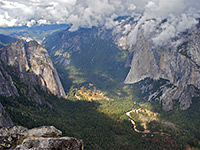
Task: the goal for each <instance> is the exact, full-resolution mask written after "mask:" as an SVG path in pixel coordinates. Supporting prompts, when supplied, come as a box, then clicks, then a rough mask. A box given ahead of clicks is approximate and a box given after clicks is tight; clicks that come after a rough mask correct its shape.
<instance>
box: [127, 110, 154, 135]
mask: <svg viewBox="0 0 200 150" xmlns="http://www.w3.org/2000/svg"><path fill="white" fill-rule="evenodd" d="M138 110H139V109H138ZM130 113H133V110H131V111H129V112H127V113H126V115H127V116H128V117H129V119H130V120H131V123H132V125H133V129H134V131H135V132H137V133H142V134H147V133H151V132H150V130H144V131H140V130H138V129H137V128H136V127H137V126H136V122H135V121H134V119H133V118H132V117H131V115H130Z"/></svg>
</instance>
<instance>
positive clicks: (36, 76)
mask: <svg viewBox="0 0 200 150" xmlns="http://www.w3.org/2000/svg"><path fill="white" fill-rule="evenodd" d="M0 59H1V61H2V63H3V64H6V65H7V66H8V67H12V68H14V69H13V72H12V74H14V75H15V76H17V77H18V78H19V79H20V81H21V82H23V83H24V84H26V85H27V86H28V88H29V90H28V95H29V96H30V97H32V98H33V99H35V101H37V102H38V103H42V100H41V99H40V98H39V95H38V94H37V92H36V89H35V86H39V87H40V88H41V89H43V90H44V91H45V92H50V93H52V94H54V95H56V96H58V97H65V96H66V95H65V92H64V89H63V86H62V84H61V82H60V79H59V76H58V73H57V71H56V69H55V68H54V66H53V63H52V60H51V58H50V56H49V54H48V52H47V51H46V49H44V48H43V47H42V46H41V45H39V44H38V43H37V42H36V41H30V42H28V43H25V42H24V41H23V40H18V41H16V42H14V43H12V44H10V45H8V46H7V47H5V48H2V49H1V50H0ZM0 71H1V72H3V68H0ZM1 78H2V79H1ZM4 78H5V79H4ZM0 80H4V83H5V82H6V81H7V82H9V81H10V82H9V83H10V84H9V85H8V84H7V85H8V86H7V87H9V88H13V89H12V91H13V93H10V94H6V95H7V96H9V95H17V92H16V88H15V86H14V85H13V84H11V83H12V81H11V78H10V77H9V75H7V74H5V73H4V74H2V75H1V74H0ZM5 84H6V83H5ZM1 91H3V90H0V93H1ZM9 91H11V90H8V92H9ZM2 95H3V94H2ZM4 95H5V94H4Z"/></svg>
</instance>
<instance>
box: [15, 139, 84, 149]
mask: <svg viewBox="0 0 200 150" xmlns="http://www.w3.org/2000/svg"><path fill="white" fill-rule="evenodd" d="M27 149H29V150H40V149H49V150H50V149H55V150H83V143H82V142H81V141H78V140H77V139H75V138H69V137H62V138H42V137H39V138H27V139H25V140H24V141H23V143H22V144H20V145H18V146H17V147H16V148H15V150H27Z"/></svg>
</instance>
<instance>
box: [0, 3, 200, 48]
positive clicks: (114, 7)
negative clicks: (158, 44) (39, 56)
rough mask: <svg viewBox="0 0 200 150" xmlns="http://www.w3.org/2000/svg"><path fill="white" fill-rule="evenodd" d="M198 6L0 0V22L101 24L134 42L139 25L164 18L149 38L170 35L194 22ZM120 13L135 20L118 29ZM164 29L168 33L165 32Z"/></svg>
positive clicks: (148, 27)
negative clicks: (127, 36) (162, 22)
mask: <svg viewBox="0 0 200 150" xmlns="http://www.w3.org/2000/svg"><path fill="white" fill-rule="evenodd" d="M199 10H200V1H199V0H190V1H188V0H56V1H53V0H16V1H14V0H0V26H4V27H5V26H21V25H27V26H29V27H30V26H32V25H34V24H35V23H38V24H50V23H67V24H68V23H69V24H73V25H72V27H71V31H74V30H77V29H78V28H79V27H92V26H99V25H100V26H102V25H105V26H106V27H107V28H112V27H116V30H115V31H122V32H124V33H126V34H127V33H129V39H128V42H129V43H133V44H134V43H135V41H136V35H137V32H138V28H139V27H140V26H141V25H142V28H143V29H144V31H145V34H148V33H150V32H152V30H154V29H155V26H156V25H157V24H158V23H159V22H160V21H161V20H163V19H166V18H167V22H166V23H164V24H163V25H162V28H163V31H162V32H161V33H159V35H157V36H156V37H154V39H153V40H154V41H159V39H162V38H165V39H167V38H171V37H172V36H175V35H177V34H178V32H182V31H184V30H185V29H187V28H190V27H191V26H192V25H194V24H196V23H197V22H196V20H195V18H197V17H200V12H199ZM123 15H130V16H133V17H134V18H135V19H136V20H137V19H138V20H137V21H138V22H137V24H134V25H129V26H126V27H125V28H124V29H120V27H119V26H117V22H114V21H113V19H114V18H115V17H117V16H123ZM136 16H137V17H136ZM152 19H156V20H154V21H153V20H152ZM147 20H151V21H147ZM174 29H175V30H174ZM129 30H130V31H129ZM167 32H169V33H170V34H169V35H166V33H167ZM162 40H163V39H162Z"/></svg>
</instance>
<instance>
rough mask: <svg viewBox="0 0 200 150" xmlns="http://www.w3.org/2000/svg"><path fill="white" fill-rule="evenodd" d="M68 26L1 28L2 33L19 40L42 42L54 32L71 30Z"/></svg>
mask: <svg viewBox="0 0 200 150" xmlns="http://www.w3.org/2000/svg"><path fill="white" fill-rule="evenodd" d="M69 26H70V25H68V24H52V25H34V26H32V27H27V26H21V27H0V33H2V34H5V35H8V36H12V37H17V38H19V39H21V38H23V39H26V38H28V39H33V40H37V41H41V40H43V39H44V38H45V36H47V35H48V34H52V33H53V32H56V31H59V30H64V29H66V28H69Z"/></svg>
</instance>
